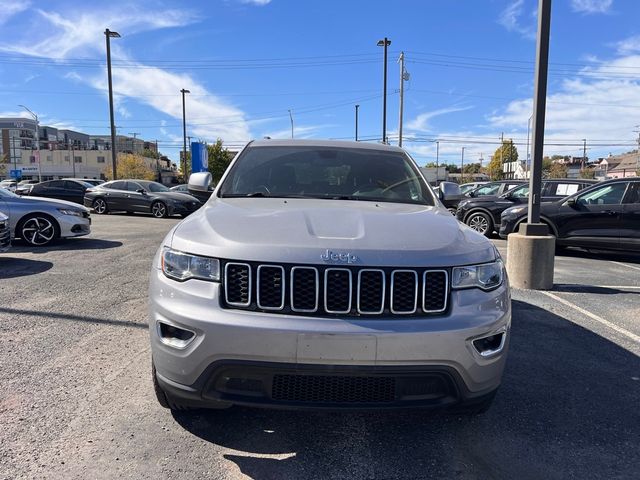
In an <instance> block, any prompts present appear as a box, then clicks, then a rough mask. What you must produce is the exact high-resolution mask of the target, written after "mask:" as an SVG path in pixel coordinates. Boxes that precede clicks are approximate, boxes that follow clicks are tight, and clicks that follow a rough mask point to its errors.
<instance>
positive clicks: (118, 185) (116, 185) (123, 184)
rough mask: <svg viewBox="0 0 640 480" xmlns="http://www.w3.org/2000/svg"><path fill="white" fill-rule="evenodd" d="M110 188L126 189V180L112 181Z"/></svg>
mask: <svg viewBox="0 0 640 480" xmlns="http://www.w3.org/2000/svg"><path fill="white" fill-rule="evenodd" d="M111 188H112V189H114V190H126V189H127V182H120V181H118V182H113V183H112V184H111Z"/></svg>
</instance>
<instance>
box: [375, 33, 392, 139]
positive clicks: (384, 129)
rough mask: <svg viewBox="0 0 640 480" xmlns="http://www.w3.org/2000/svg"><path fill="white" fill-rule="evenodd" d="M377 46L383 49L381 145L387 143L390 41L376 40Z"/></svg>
mask: <svg viewBox="0 0 640 480" xmlns="http://www.w3.org/2000/svg"><path fill="white" fill-rule="evenodd" d="M377 45H378V46H379V47H384V54H383V58H384V60H383V62H384V65H383V76H382V79H383V80H382V143H386V142H387V47H388V46H389V45H391V40H389V39H388V38H387V37H384V39H383V40H378V43H377Z"/></svg>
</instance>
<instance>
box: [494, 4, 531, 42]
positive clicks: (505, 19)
mask: <svg viewBox="0 0 640 480" xmlns="http://www.w3.org/2000/svg"><path fill="white" fill-rule="evenodd" d="M523 13H524V0H515V2H513V3H511V4H509V5H508V6H507V8H505V9H504V10H503V11H502V12H501V13H500V17H499V18H498V23H499V24H500V25H502V26H503V27H504V28H506V29H507V30H508V31H510V32H516V33H519V34H520V35H521V36H522V37H524V38H528V39H531V40H533V39H535V38H536V30H535V22H534V20H533V19H535V15H536V12H535V11H534V12H533V13H532V15H531V17H532V18H529V19H526V18H525V19H524V22H528V23H527V24H523V23H522V22H523V20H522V18H521V17H522V15H523Z"/></svg>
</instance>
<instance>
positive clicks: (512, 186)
mask: <svg viewBox="0 0 640 480" xmlns="http://www.w3.org/2000/svg"><path fill="white" fill-rule="evenodd" d="M518 185H520V184H519V183H514V184H513V185H507V188H506V190H505V192H506V191H507V190H511V189H512V188H516V187H517V186H518Z"/></svg>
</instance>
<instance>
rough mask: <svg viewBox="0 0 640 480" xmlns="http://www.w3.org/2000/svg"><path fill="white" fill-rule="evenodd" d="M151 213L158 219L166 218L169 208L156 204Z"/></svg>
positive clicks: (162, 204)
mask: <svg viewBox="0 0 640 480" xmlns="http://www.w3.org/2000/svg"><path fill="white" fill-rule="evenodd" d="M151 213H153V216H154V217H156V218H162V217H166V216H167V207H166V206H165V204H164V203H162V202H156V203H154V204H153V207H151Z"/></svg>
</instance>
